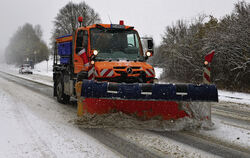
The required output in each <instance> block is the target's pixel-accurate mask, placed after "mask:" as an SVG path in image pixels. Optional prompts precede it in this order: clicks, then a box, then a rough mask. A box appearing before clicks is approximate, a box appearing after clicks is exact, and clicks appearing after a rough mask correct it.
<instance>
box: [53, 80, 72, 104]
mask: <svg viewBox="0 0 250 158" xmlns="http://www.w3.org/2000/svg"><path fill="white" fill-rule="evenodd" d="M56 94H57V96H56V97H57V101H58V102H59V103H63V104H66V103H68V102H69V100H70V96H69V95H66V94H65V93H64V85H63V80H62V78H61V77H60V78H58V80H57V84H56Z"/></svg>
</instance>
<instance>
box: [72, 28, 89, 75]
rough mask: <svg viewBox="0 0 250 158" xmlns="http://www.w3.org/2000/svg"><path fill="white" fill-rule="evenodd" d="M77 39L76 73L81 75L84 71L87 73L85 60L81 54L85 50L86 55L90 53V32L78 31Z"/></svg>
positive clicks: (75, 54)
mask: <svg viewBox="0 0 250 158" xmlns="http://www.w3.org/2000/svg"><path fill="white" fill-rule="evenodd" d="M75 39H76V41H75V52H74V73H79V72H80V71H82V70H84V71H87V67H85V66H84V63H83V59H82V58H81V57H80V55H79V53H80V52H81V51H82V50H83V49H85V51H86V53H87V51H88V31H87V30H78V31H77V33H76V38H75Z"/></svg>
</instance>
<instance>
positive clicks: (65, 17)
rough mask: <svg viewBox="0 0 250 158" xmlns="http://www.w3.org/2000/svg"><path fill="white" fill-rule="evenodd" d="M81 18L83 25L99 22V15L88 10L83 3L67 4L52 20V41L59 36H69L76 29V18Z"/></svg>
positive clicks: (92, 10)
mask: <svg viewBox="0 0 250 158" xmlns="http://www.w3.org/2000/svg"><path fill="white" fill-rule="evenodd" d="M79 16H82V17H83V25H91V24H94V23H99V22H101V19H100V17H99V14H98V13H96V12H95V11H94V9H92V8H90V7H89V6H88V5H87V4H86V3H85V2H84V1H83V2H80V3H79V4H75V3H73V2H69V3H68V4H67V5H66V6H64V7H63V8H62V9H60V11H59V13H58V14H57V16H56V18H55V20H54V30H53V35H52V41H53V40H54V39H55V38H56V37H59V36H62V35H66V34H71V33H72V30H73V29H75V28H77V24H78V21H77V20H78V17H79Z"/></svg>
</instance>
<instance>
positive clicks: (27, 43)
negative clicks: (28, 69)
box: [5, 23, 49, 65]
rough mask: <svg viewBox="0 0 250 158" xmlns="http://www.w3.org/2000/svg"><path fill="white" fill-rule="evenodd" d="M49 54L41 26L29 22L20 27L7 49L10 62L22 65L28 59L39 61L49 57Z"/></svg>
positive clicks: (6, 53)
mask: <svg viewBox="0 0 250 158" xmlns="http://www.w3.org/2000/svg"><path fill="white" fill-rule="evenodd" d="M48 56H49V48H48V47H47V45H46V43H45V42H44V41H43V40H42V29H41V26H40V25H36V26H34V27H33V26H32V25H31V24H29V23H26V24H24V25H23V26H22V27H19V28H18V30H17V31H16V32H15V33H14V35H13V36H12V37H11V39H10V42H9V44H8V46H7V47H6V49H5V59H6V61H7V63H8V64H15V65H20V64H23V63H25V62H26V61H33V62H34V63H37V62H40V61H43V60H45V59H48Z"/></svg>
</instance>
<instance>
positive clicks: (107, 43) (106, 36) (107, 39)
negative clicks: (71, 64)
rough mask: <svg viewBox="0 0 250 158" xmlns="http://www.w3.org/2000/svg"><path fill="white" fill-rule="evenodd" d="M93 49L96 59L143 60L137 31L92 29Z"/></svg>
mask: <svg viewBox="0 0 250 158" xmlns="http://www.w3.org/2000/svg"><path fill="white" fill-rule="evenodd" d="M90 34H91V49H92V50H97V51H98V55H97V56H96V58H95V59H96V60H143V56H142V55H141V54H140V46H139V40H138V36H137V33H136V31H134V30H121V29H91V33H90Z"/></svg>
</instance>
